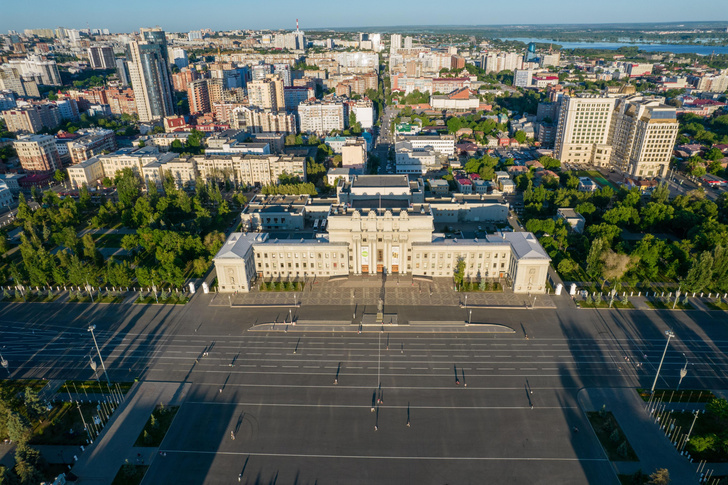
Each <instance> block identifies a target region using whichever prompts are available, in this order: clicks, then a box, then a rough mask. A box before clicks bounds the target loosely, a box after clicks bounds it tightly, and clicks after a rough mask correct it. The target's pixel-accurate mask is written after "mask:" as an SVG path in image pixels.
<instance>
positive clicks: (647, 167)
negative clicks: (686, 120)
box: [554, 95, 678, 178]
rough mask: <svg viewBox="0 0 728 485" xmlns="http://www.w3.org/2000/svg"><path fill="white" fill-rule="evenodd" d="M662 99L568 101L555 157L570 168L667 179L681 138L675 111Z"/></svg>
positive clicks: (563, 103) (577, 98)
mask: <svg viewBox="0 0 728 485" xmlns="http://www.w3.org/2000/svg"><path fill="white" fill-rule="evenodd" d="M662 101H663V99H662V98H655V97H643V96H641V95H633V96H629V97H622V98H607V97H602V96H568V95H566V96H564V97H563V98H562V100H561V107H560V109H559V120H558V125H557V128H556V141H555V147H554V156H555V157H556V158H558V159H559V160H561V161H562V162H566V163H583V164H592V165H597V166H605V167H606V166H611V167H614V168H617V169H619V170H620V171H621V172H623V173H624V174H626V175H629V176H632V177H637V178H655V177H662V176H664V175H665V174H666V171H667V166H668V164H669V162H670V157H671V154H672V150H673V147H674V144H675V139H676V138H677V131H678V122H677V116H676V111H675V108H674V107H670V106H667V105H665V104H663V102H662Z"/></svg>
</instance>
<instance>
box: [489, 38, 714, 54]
mask: <svg viewBox="0 0 728 485" xmlns="http://www.w3.org/2000/svg"><path fill="white" fill-rule="evenodd" d="M500 40H517V41H520V42H524V43H526V44H528V43H529V42H537V43H542V44H544V43H549V42H553V43H554V44H559V45H560V46H561V47H562V48H563V49H609V50H616V49H619V48H620V47H639V49H640V50H641V51H646V52H673V53H675V54H701V55H704V56H709V55H710V54H712V53H713V52H715V53H716V54H728V46H712V45H692V44H628V43H626V42H559V41H557V40H551V39H533V38H527V37H503V38H501V39H500Z"/></svg>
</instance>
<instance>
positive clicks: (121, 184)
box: [116, 168, 142, 207]
mask: <svg viewBox="0 0 728 485" xmlns="http://www.w3.org/2000/svg"><path fill="white" fill-rule="evenodd" d="M141 186H142V184H141V180H140V179H139V176H138V175H137V174H136V173H135V172H134V171H133V170H132V169H131V168H125V169H124V170H122V171H120V172H117V175H116V192H117V194H118V196H119V203H120V204H121V205H122V206H123V207H131V206H132V205H134V202H135V201H136V200H137V198H138V197H139V196H140V195H141Z"/></svg>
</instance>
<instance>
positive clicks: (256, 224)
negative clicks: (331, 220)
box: [240, 194, 309, 232]
mask: <svg viewBox="0 0 728 485" xmlns="http://www.w3.org/2000/svg"><path fill="white" fill-rule="evenodd" d="M308 202H309V196H308V195H260V194H259V195H256V196H255V197H253V199H252V200H251V201H250V202H248V204H247V205H246V206H245V208H244V209H243V212H242V213H241V214H240V219H241V220H242V222H243V231H245V232H248V231H257V232H268V231H300V230H303V226H304V223H305V219H306V205H307V204H308Z"/></svg>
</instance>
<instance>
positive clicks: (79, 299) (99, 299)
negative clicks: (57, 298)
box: [68, 295, 124, 303]
mask: <svg viewBox="0 0 728 485" xmlns="http://www.w3.org/2000/svg"><path fill="white" fill-rule="evenodd" d="M68 301H69V303H121V302H123V301H124V297H123V296H115V295H102V296H98V295H96V296H94V298H93V300H91V297H90V296H88V295H84V296H77V295H74V296H73V297H71V298H69V299H68Z"/></svg>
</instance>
